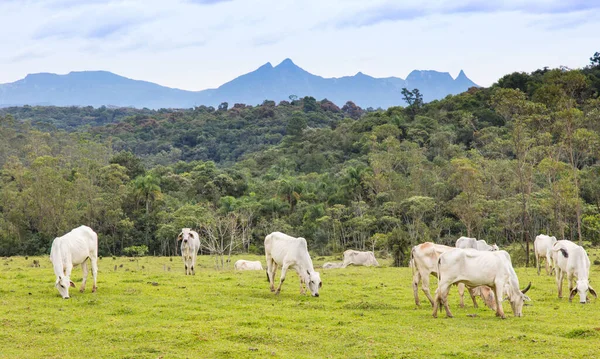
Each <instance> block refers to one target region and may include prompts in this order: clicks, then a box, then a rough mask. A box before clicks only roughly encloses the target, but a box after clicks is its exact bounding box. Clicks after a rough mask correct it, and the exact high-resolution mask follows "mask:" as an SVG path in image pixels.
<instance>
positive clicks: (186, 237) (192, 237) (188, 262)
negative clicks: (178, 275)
mask: <svg viewBox="0 0 600 359" xmlns="http://www.w3.org/2000/svg"><path fill="white" fill-rule="evenodd" d="M177 240H178V241H181V257H182V258H183V264H184V265H185V275H188V274H189V275H191V274H193V275H196V257H197V256H198V250H200V236H199V235H198V232H196V231H192V230H191V229H190V228H183V229H182V230H181V233H179V235H178V236H177Z"/></svg>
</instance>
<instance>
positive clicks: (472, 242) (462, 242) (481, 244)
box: [456, 237, 499, 251]
mask: <svg viewBox="0 0 600 359" xmlns="http://www.w3.org/2000/svg"><path fill="white" fill-rule="evenodd" d="M456 248H462V249H465V248H473V249H477V250H478V251H497V250H499V248H498V246H497V245H496V243H494V244H492V245H491V246H490V245H489V244H487V242H486V241H485V240H483V239H480V240H477V239H476V238H469V237H460V238H459V239H457V240H456Z"/></svg>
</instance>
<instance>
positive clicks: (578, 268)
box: [552, 240, 598, 304]
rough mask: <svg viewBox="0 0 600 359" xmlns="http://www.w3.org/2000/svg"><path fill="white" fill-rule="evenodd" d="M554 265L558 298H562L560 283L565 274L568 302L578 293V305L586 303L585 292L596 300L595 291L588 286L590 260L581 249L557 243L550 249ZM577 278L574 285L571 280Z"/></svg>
mask: <svg viewBox="0 0 600 359" xmlns="http://www.w3.org/2000/svg"><path fill="white" fill-rule="evenodd" d="M552 255H553V258H554V265H555V266H556V284H557V285H558V297H559V298H562V282H563V279H564V278H565V273H566V274H567V280H568V281H569V291H570V294H569V302H570V301H572V300H573V297H574V296H575V294H577V293H579V303H581V304H585V303H586V302H587V292H588V291H589V292H590V293H591V294H592V295H593V296H594V297H596V298H598V296H597V295H596V291H595V290H594V289H593V288H592V287H591V286H590V282H589V275H590V259H589V258H588V255H587V253H586V252H585V249H583V247H581V246H578V245H577V244H575V243H573V242H571V241H568V240H560V241H557V242H556V243H555V244H554V246H553V247H552ZM575 278H577V282H576V285H573V280H574V279H575Z"/></svg>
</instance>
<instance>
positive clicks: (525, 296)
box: [523, 294, 531, 302]
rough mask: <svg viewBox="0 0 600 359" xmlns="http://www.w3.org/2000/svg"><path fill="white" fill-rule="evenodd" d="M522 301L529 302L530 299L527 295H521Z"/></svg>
mask: <svg viewBox="0 0 600 359" xmlns="http://www.w3.org/2000/svg"><path fill="white" fill-rule="evenodd" d="M523 300H527V301H530V302H531V298H529V297H528V296H527V294H523Z"/></svg>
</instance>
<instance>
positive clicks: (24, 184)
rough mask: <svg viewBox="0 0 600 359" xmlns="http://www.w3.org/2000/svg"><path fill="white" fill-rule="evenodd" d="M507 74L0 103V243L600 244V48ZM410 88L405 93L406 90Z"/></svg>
mask: <svg viewBox="0 0 600 359" xmlns="http://www.w3.org/2000/svg"><path fill="white" fill-rule="evenodd" d="M590 61H591V62H590V65H589V66H587V67H585V68H583V69H575V70H572V69H567V68H558V69H548V68H544V69H540V70H537V71H534V72H532V73H512V74H508V75H506V76H504V77H502V78H501V79H499V80H498V82H497V83H495V84H494V85H493V86H491V87H490V88H471V89H469V90H468V91H467V92H465V93H462V94H459V95H455V96H448V97H446V98H445V99H442V100H438V101H433V102H430V103H427V104H424V103H423V102H422V101H421V100H420V99H421V98H422V97H420V94H419V91H418V90H415V89H413V90H408V89H405V91H403V96H405V97H406V99H405V100H407V103H408V104H409V105H407V106H406V107H392V108H389V109H386V110H382V109H377V110H375V109H366V110H365V109H361V108H360V107H358V106H356V105H355V104H354V103H352V102H350V101H349V102H347V103H346V104H345V105H344V106H343V107H341V108H340V107H338V106H337V105H335V104H334V103H332V102H331V101H328V100H326V99H324V100H321V101H317V100H316V99H314V98H312V97H304V98H300V99H299V98H297V97H295V96H290V101H281V102H280V103H278V104H276V103H275V102H273V101H265V102H263V103H262V104H259V105H256V106H250V105H245V104H234V105H233V106H232V107H229V105H228V104H226V103H224V104H222V105H221V106H219V107H218V108H217V109H215V108H212V107H205V106H199V107H196V108H192V109H177V110H176V109H161V110H156V111H155V110H148V109H141V110H137V109H111V108H105V107H103V108H99V109H93V108H91V107H81V108H80V107H62V108H61V107H29V106H25V107H14V108H5V109H0V138H1V139H2V141H1V142H0V168H1V169H2V170H1V175H0V255H5V256H6V255H16V254H44V253H48V252H49V246H50V243H51V241H52V239H53V238H54V237H56V236H59V235H62V234H64V233H65V232H67V231H68V230H70V229H71V228H74V227H76V226H78V225H80V224H86V225H88V226H90V227H92V228H93V229H94V230H96V231H97V232H98V234H99V241H100V243H99V247H100V248H99V251H100V253H101V254H103V255H120V254H123V253H124V249H125V248H127V247H131V246H140V245H145V246H147V247H148V248H149V252H150V253H151V254H155V255H174V254H175V253H176V251H177V249H176V240H175V239H176V237H177V234H178V233H179V231H180V230H181V228H183V227H191V228H195V229H197V230H198V231H199V232H200V233H201V236H202V237H203V240H204V241H205V242H204V243H205V245H204V249H203V251H205V252H206V253H208V252H210V253H212V254H215V255H218V256H221V257H220V258H221V259H223V256H226V255H229V254H230V253H235V252H239V251H245V252H253V253H261V250H262V242H263V239H264V236H265V235H266V234H268V233H270V232H271V231H274V230H278V231H282V232H286V233H289V234H292V235H295V236H303V237H305V238H306V239H307V241H308V242H309V246H310V248H311V250H313V251H315V252H316V253H319V254H336V253H341V252H342V251H343V250H344V249H347V248H356V249H369V250H374V251H376V252H377V251H381V252H385V253H389V254H392V255H393V257H394V259H395V263H396V264H397V265H400V264H402V263H406V260H407V256H408V251H409V249H410V247H411V246H412V245H414V244H417V243H421V242H424V241H428V240H431V241H435V242H437V243H444V244H451V245H452V244H453V243H454V241H455V240H456V238H458V237H459V236H461V235H466V236H471V237H477V238H480V239H485V240H486V241H488V242H491V243H493V242H496V243H498V244H499V245H500V246H506V245H509V244H513V243H515V244H517V247H518V248H522V250H519V251H518V253H516V254H513V256H515V255H516V260H518V261H523V262H526V261H528V259H529V257H530V255H529V250H530V248H531V242H532V239H533V238H534V237H535V235H537V234H539V233H548V234H551V235H555V236H556V237H557V238H567V239H571V240H575V241H582V240H586V241H591V242H592V243H593V244H598V242H600V180H598V178H599V174H600V165H599V163H598V158H599V155H600V110H599V109H600V99H599V97H598V94H599V93H600V55H598V53H596V54H595V55H594V56H593V57H592V58H591V59H590ZM408 100H410V101H408Z"/></svg>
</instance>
